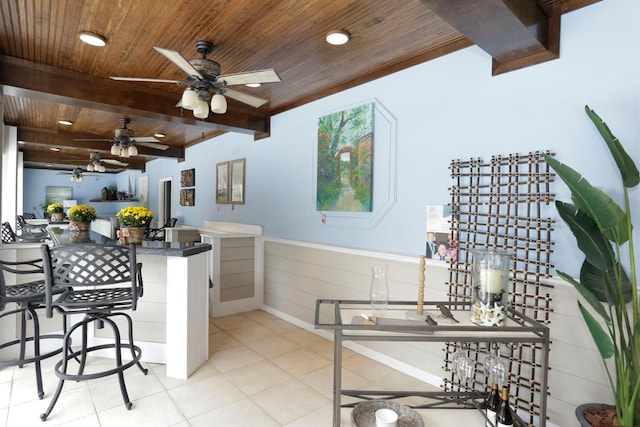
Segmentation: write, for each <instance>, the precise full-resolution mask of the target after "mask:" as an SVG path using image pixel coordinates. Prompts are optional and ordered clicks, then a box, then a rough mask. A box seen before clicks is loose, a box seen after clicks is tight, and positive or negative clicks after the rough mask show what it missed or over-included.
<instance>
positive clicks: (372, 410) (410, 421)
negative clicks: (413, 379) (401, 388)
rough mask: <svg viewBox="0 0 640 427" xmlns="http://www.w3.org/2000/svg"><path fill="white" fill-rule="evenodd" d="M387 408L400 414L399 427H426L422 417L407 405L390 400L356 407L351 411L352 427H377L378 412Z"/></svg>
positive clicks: (361, 404)
mask: <svg viewBox="0 0 640 427" xmlns="http://www.w3.org/2000/svg"><path fill="white" fill-rule="evenodd" d="M382 408H387V409H391V410H392V411H395V412H396V413H397V414H398V427H424V423H423V422H422V417H420V414H418V413H417V412H416V411H414V410H413V409H411V408H409V407H408V406H405V405H400V404H398V403H394V402H390V401H388V400H371V401H369V402H363V403H359V404H358V405H356V407H355V408H353V411H351V426H352V427H376V411H377V410H378V409H382Z"/></svg>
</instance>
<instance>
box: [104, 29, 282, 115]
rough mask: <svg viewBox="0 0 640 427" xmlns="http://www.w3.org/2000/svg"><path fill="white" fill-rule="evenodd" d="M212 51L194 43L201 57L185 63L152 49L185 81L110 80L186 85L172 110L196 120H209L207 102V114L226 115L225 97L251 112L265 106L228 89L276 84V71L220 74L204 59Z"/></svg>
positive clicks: (259, 100) (204, 43)
mask: <svg viewBox="0 0 640 427" xmlns="http://www.w3.org/2000/svg"><path fill="white" fill-rule="evenodd" d="M213 48H214V45H213V44H212V43H210V42H207V41H203V40H200V41H197V42H196V51H197V52H198V53H200V54H201V55H202V57H201V58H195V59H191V60H186V59H185V58H184V57H183V56H182V55H181V54H180V53H178V52H176V51H173V50H168V49H163V48H161V47H156V46H154V49H155V50H157V51H158V52H160V53H161V54H163V55H164V56H166V57H167V58H168V59H169V60H170V61H171V62H173V63H174V64H176V65H177V66H178V67H180V69H182V70H183V71H184V72H185V73H187V78H186V81H183V80H166V79H150V78H142V77H111V79H113V80H124V81H134V82H135V81H137V82H160V83H176V84H180V85H186V86H187V89H186V90H185V91H184V92H183V93H182V99H181V100H180V102H178V104H177V105H176V106H177V107H182V108H184V109H186V110H192V111H193V115H194V116H195V117H197V118H199V119H206V118H207V117H209V104H208V101H209V100H211V111H213V112H214V113H216V114H224V113H226V112H227V100H226V98H225V95H226V96H228V97H229V98H232V99H235V100H236V101H240V102H242V103H244V104H248V105H251V106H252V107H255V108H258V107H261V106H262V105H264V104H266V103H267V102H268V100H267V99H264V98H259V97H257V96H254V95H250V94H248V93H245V92H241V91H239V90H236V89H231V88H230V87H229V86H235V85H258V86H259V85H261V84H262V83H277V82H280V81H281V80H280V76H278V74H277V73H276V71H275V70H274V69H273V68H267V69H264V70H254V71H246V72H243V73H235V74H220V64H218V63H217V62H216V61H213V60H211V59H208V58H207V55H208V54H210V53H211V52H212V51H213Z"/></svg>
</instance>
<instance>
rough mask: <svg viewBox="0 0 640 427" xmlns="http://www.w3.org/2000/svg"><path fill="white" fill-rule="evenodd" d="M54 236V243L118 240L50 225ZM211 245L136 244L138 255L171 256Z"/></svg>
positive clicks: (204, 249)
mask: <svg viewBox="0 0 640 427" xmlns="http://www.w3.org/2000/svg"><path fill="white" fill-rule="evenodd" d="M50 230H51V232H52V234H53V235H54V236H55V238H56V240H57V242H55V243H56V244H60V245H67V244H74V243H98V244H105V245H116V244H119V243H120V242H119V241H118V240H116V239H110V238H108V237H105V236H103V235H101V234H99V233H95V232H93V231H81V232H71V231H70V230H69V229H68V228H66V229H65V228H61V227H55V226H52V227H50ZM211 248H212V247H211V245H210V244H208V243H200V242H163V241H158V240H145V241H143V242H142V243H141V244H139V245H137V250H136V253H137V254H138V255H159V256H173V257H188V256H192V255H196V254H199V253H202V252H206V251H210V250H211Z"/></svg>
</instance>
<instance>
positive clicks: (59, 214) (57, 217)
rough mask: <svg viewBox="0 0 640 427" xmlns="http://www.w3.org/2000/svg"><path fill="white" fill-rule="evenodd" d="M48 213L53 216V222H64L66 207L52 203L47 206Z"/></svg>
mask: <svg viewBox="0 0 640 427" xmlns="http://www.w3.org/2000/svg"><path fill="white" fill-rule="evenodd" d="M47 213H48V214H49V215H50V216H51V221H53V222H62V221H64V207H63V206H62V203H51V204H50V205H48V206H47Z"/></svg>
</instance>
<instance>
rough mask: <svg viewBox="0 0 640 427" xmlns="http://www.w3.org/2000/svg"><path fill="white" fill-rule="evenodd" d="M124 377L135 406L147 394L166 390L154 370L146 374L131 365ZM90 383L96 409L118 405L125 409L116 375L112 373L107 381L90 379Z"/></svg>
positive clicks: (100, 409)
mask: <svg viewBox="0 0 640 427" xmlns="http://www.w3.org/2000/svg"><path fill="white" fill-rule="evenodd" d="M124 377H125V378H124V382H125V385H126V387H127V394H128V395H129V400H130V401H131V402H133V406H134V407H136V406H137V405H138V401H139V400H140V399H142V398H144V397H145V396H149V395H153V394H156V393H159V392H163V391H165V388H164V387H163V386H162V383H161V382H160V381H159V380H158V378H157V377H156V376H155V374H154V373H153V371H152V370H150V371H149V373H148V374H147V375H144V374H143V373H142V372H140V371H139V370H138V369H137V368H135V367H131V368H129V369H127V370H126V371H125V373H124ZM88 385H89V392H90V393H91V397H92V399H93V404H94V405H95V407H96V411H102V410H104V409H108V408H114V407H118V406H121V407H122V408H123V409H125V406H124V399H123V398H122V393H121V392H120V383H119V381H118V377H117V376H116V375H111V376H110V377H109V378H108V379H107V380H106V381H88Z"/></svg>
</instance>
